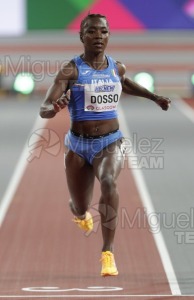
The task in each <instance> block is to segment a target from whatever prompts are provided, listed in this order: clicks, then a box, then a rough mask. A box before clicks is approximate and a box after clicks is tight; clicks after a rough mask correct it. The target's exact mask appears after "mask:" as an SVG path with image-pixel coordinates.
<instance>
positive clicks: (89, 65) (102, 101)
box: [40, 14, 170, 276]
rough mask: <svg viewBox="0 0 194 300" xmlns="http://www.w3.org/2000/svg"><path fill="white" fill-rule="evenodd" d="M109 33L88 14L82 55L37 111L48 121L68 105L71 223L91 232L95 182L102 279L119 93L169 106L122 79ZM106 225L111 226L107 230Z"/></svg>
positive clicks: (102, 20) (116, 166) (112, 204)
mask: <svg viewBox="0 0 194 300" xmlns="http://www.w3.org/2000/svg"><path fill="white" fill-rule="evenodd" d="M109 34H110V33H109V25H108V22H107V19H106V17H105V16H103V15H100V14H89V15H87V16H86V17H85V18H84V19H83V20H82V22H81V26H80V40H81V42H82V43H83V48H84V52H83V54H81V55H80V56H77V57H75V58H73V59H72V60H71V61H70V62H69V63H67V64H66V65H64V66H63V68H62V69H61V70H60V71H59V73H58V74H57V76H56V78H55V80H54V83H53V84H52V86H51V87H50V88H49V90H48V92H47V95H46V99H45V101H44V103H43V104H42V106H41V108H40V116H41V117H42V118H53V117H54V116H55V115H56V114H57V112H59V111H60V110H61V109H63V108H64V107H65V106H66V105H68V109H69V113H70V117H71V126H70V130H69V132H68V134H67V135H66V137H65V146H66V147H67V148H68V152H67V154H66V158H65V164H66V178H67V184H68V188H69V192H70V195H71V200H70V208H71V211H72V213H73V215H74V221H75V222H76V223H77V224H78V226H79V227H80V228H82V229H83V230H85V231H89V230H92V228H93V220H92V216H91V214H90V213H89V211H88V210H89V206H90V203H91V200H92V192H93V187H94V179H95V177H96V178H97V179H98V180H99V182H100V186H101V198H100V202H99V212H100V215H101V227H102V237H103V246H102V254H101V261H102V269H101V275H102V276H110V275H118V270H117V267H116V264H115V259H114V254H113V251H114V249H113V242H114V236H115V229H116V224H117V210H118V201H119V195H118V191H117V186H116V180H117V177H118V175H119V173H120V171H121V166H122V159H121V157H122V148H123V147H121V146H122V143H123V138H122V137H123V136H122V133H121V131H120V130H119V122H118V119H117V104H118V102H119V98H120V95H121V92H122V91H123V92H124V93H126V94H129V95H135V96H139V97H144V98H148V99H150V100H152V101H153V102H155V103H156V104H157V105H159V106H160V107H161V108H162V109H163V110H167V109H168V107H169V105H170V99H169V98H165V97H162V96H158V95H156V94H153V93H151V92H150V91H148V90H147V89H145V88H143V87H142V86H140V85H138V84H136V83H135V82H133V81H131V80H130V79H128V78H126V77H125V66H124V65H123V64H122V63H121V62H118V61H115V60H114V59H113V58H111V57H110V56H108V55H106V54H105V49H106V47H107V44H108V40H109ZM64 91H65V93H64ZM78 178H79V179H78ZM105 212H106V213H105ZM107 221H108V222H111V226H106V222H107ZM110 227H111V228H110Z"/></svg>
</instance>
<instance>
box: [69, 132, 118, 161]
mask: <svg viewBox="0 0 194 300" xmlns="http://www.w3.org/2000/svg"><path fill="white" fill-rule="evenodd" d="M122 137H123V135H122V133H121V131H120V130H116V131H114V132H110V133H109V134H106V135H102V136H99V137H83V136H81V135H79V136H77V135H75V133H73V132H72V131H71V130H69V131H68V133H67V134H66V136H65V146H66V147H67V148H68V149H70V150H72V151H73V152H75V153H77V154H78V155H79V156H81V157H82V158H83V159H85V160H86V161H87V162H88V163H89V164H92V161H93V159H94V157H95V156H97V154H98V153H99V152H101V150H102V149H104V148H106V147H107V146H108V145H110V144H112V143H114V142H116V141H117V140H119V139H121V138H122Z"/></svg>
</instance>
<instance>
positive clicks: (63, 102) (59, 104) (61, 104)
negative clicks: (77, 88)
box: [53, 90, 70, 112]
mask: <svg viewBox="0 0 194 300" xmlns="http://www.w3.org/2000/svg"><path fill="white" fill-rule="evenodd" d="M69 101H70V90H68V91H67V93H66V94H63V95H62V96H61V97H60V98H59V99H57V101H55V102H53V106H54V111H55V112H59V111H60V110H62V109H63V108H65V107H66V106H67V105H68V104H69Z"/></svg>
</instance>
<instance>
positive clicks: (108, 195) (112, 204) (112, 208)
mask: <svg viewBox="0 0 194 300" xmlns="http://www.w3.org/2000/svg"><path fill="white" fill-rule="evenodd" d="M121 144H122V141H121V140H118V141H117V142H114V143H112V144H111V145H109V146H108V147H106V148H105V149H103V150H102V151H101V152H100V153H99V154H98V155H97V156H96V157H95V158H94V160H93V167H94V171H95V175H96V177H97V178H98V180H99V182H100V184H101V198H100V202H99V212H100V215H101V226H102V236H103V248H102V251H111V252H113V242H114V236H115V230H116V225H117V213H118V205H119V194H118V190H117V186H116V179H117V177H118V175H119V173H120V171H121V168H122V165H123V159H124V158H123V154H122V151H121Z"/></svg>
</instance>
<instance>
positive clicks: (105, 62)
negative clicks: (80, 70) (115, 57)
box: [81, 54, 107, 70]
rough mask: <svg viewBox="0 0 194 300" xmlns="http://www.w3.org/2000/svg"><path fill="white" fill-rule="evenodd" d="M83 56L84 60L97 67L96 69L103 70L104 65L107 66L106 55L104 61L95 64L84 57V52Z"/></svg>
mask: <svg viewBox="0 0 194 300" xmlns="http://www.w3.org/2000/svg"><path fill="white" fill-rule="evenodd" d="M81 58H82V60H83V61H84V62H85V63H86V64H88V65H89V66H90V67H91V68H92V69H95V70H103V68H102V67H103V66H104V65H105V64H106V67H107V58H106V56H105V57H104V60H103V61H102V62H95V65H94V64H93V62H92V63H90V62H89V61H87V60H85V58H84V54H83V55H81Z"/></svg>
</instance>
